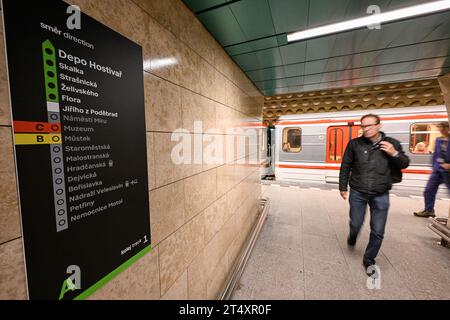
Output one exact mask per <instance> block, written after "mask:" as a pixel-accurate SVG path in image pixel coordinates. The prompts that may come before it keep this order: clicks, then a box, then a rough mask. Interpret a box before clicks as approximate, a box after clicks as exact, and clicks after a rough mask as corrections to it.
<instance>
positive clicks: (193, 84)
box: [0, 0, 264, 299]
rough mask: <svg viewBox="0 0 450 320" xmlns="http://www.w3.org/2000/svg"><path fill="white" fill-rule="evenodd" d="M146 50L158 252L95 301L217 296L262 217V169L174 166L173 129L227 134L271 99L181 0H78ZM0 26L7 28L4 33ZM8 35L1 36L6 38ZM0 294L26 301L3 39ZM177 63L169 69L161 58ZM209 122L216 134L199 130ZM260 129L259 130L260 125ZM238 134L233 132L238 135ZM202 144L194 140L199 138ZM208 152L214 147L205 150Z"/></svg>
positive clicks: (257, 117)
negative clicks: (258, 217) (259, 211)
mask: <svg viewBox="0 0 450 320" xmlns="http://www.w3.org/2000/svg"><path fill="white" fill-rule="evenodd" d="M70 2H71V3H72V4H76V5H79V6H80V7H81V9H82V11H83V12H85V13H87V14H88V15H90V16H92V17H93V18H95V19H97V20H99V21H100V22H102V23H103V24H105V25H107V26H109V27H110V28H112V29H114V30H116V31H117V32H119V33H121V34H123V35H124V36H126V37H128V38H130V39H132V40H133V41H135V42H137V43H139V44H140V45H141V46H142V47H143V51H144V64H143V68H144V76H145V79H144V80H145V102H146V117H147V138H148V139H147V140H148V142H147V144H148V164H149V165H148V168H149V184H150V190H149V192H150V203H151V213H150V215H151V217H150V218H151V229H152V230H151V232H152V237H153V239H152V244H153V247H154V249H153V250H152V251H151V252H150V253H149V254H147V255H146V256H145V257H144V258H142V259H141V260H139V261H138V262H137V263H135V264H134V265H133V266H132V267H130V268H129V269H127V270H126V271H124V272H123V273H122V274H120V275H119V276H118V277H117V278H116V279H114V280H113V281H111V282H110V283H108V284H107V285H106V286H105V287H103V288H102V289H100V290H99V291H97V292H96V293H95V294H94V295H93V296H92V297H91V298H94V299H160V298H162V299H213V298H215V297H217V294H218V292H219V290H220V288H221V286H222V285H223V282H224V280H225V277H226V276H227V274H228V273H229V271H230V268H231V266H232V264H233V262H234V261H235V258H236V256H237V254H238V252H239V250H240V248H241V245H242V244H243V242H244V240H245V238H246V236H247V235H248V232H249V230H250V228H251V226H252V224H253V223H254V220H255V217H256V212H257V207H258V198H259V196H260V194H261V185H260V183H259V166H258V165H257V164H255V163H253V164H248V163H247V164H240V163H239V162H238V160H239V158H242V157H244V158H246V159H248V158H249V157H250V156H251V154H250V150H252V149H251V148H249V147H250V146H251V144H252V143H253V144H257V145H258V149H259V150H258V151H257V152H258V153H264V151H263V150H262V149H261V148H260V146H261V145H263V143H262V135H263V134H264V133H263V131H264V130H263V129H257V130H258V136H259V140H258V141H257V142H252V143H250V142H247V148H246V152H245V154H243V155H242V154H238V152H237V151H236V150H235V148H225V152H226V154H228V155H230V154H232V155H233V156H232V158H229V160H230V159H231V160H230V161H226V160H225V159H224V161H223V162H221V163H218V164H192V165H189V164H183V165H175V164H173V163H172V161H171V151H172V148H173V147H174V146H175V144H176V143H177V142H172V140H171V135H172V132H173V131H175V130H176V129H178V128H184V129H186V130H189V135H190V136H191V137H192V138H193V139H195V138H202V137H203V136H205V135H213V136H215V137H219V136H221V135H222V136H229V135H227V134H226V131H225V129H226V128H229V127H235V126H242V125H243V124H244V126H245V123H249V122H252V123H253V124H254V123H258V122H259V123H260V122H261V111H262V106H263V97H262V96H261V95H260V93H259V92H258V91H257V90H256V89H255V87H254V86H253V84H252V83H251V82H250V81H249V80H248V79H247V78H246V77H245V75H244V74H243V73H242V71H241V70H240V69H239V68H238V67H237V66H236V65H235V64H234V63H233V62H232V60H231V59H230V58H229V57H228V56H227V54H226V53H225V51H224V50H223V49H222V48H221V47H220V45H219V44H218V43H217V42H216V41H215V40H214V39H213V38H212V36H211V35H210V34H208V32H207V31H206V30H205V29H204V27H203V26H202V25H201V24H200V22H199V21H198V20H197V19H196V18H195V16H194V15H193V14H192V13H191V12H190V11H189V10H188V9H187V8H186V7H185V5H184V4H183V3H182V2H181V1H180V0H74V1H70ZM1 31H2V30H1ZM2 37H3V34H2ZM0 45H1V46H2V47H1V48H0V77H1V83H0V299H24V298H26V284H25V271H24V263H23V249H22V240H21V231H20V221H19V211H18V199H17V191H16V181H15V168H14V161H13V146H12V137H11V119H10V110H9V108H10V107H9V102H8V92H7V82H6V66H5V57H4V48H3V41H2V42H1V44H0ZM167 58H170V59H172V60H171V61H176V64H174V65H172V66H169V67H161V66H160V64H159V63H158V59H167ZM197 120H201V121H202V123H203V130H206V129H213V130H210V131H209V133H208V134H205V133H203V132H194V126H193V123H194V121H197ZM254 128H255V127H254ZM236 138H237V137H235V139H236ZM192 141H194V140H192ZM204 148H206V147H204Z"/></svg>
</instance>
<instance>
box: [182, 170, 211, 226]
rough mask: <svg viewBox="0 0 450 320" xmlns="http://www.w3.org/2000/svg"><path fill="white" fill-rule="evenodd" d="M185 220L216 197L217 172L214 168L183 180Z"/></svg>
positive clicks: (201, 209)
mask: <svg viewBox="0 0 450 320" xmlns="http://www.w3.org/2000/svg"><path fill="white" fill-rule="evenodd" d="M184 194H185V199H186V204H185V206H186V220H190V219H191V218H192V217H194V216H195V215H197V214H198V213H199V212H201V211H203V210H204V209H205V208H206V207H208V206H209V205H210V204H212V203H213V202H214V201H215V200H216V198H217V172H216V170H215V169H213V170H210V171H206V172H203V173H200V174H198V175H195V176H192V177H189V178H187V179H186V180H185V188H184Z"/></svg>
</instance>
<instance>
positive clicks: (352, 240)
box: [347, 236, 356, 249]
mask: <svg viewBox="0 0 450 320" xmlns="http://www.w3.org/2000/svg"><path fill="white" fill-rule="evenodd" d="M355 244H356V237H352V236H348V238H347V246H348V247H349V249H354V247H355Z"/></svg>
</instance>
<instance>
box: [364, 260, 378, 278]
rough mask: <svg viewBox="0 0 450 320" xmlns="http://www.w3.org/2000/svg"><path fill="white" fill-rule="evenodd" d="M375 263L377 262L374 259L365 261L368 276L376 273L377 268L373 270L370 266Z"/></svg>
mask: <svg viewBox="0 0 450 320" xmlns="http://www.w3.org/2000/svg"><path fill="white" fill-rule="evenodd" d="M375 263H376V262H375V260H374V261H363V266H364V269H365V270H366V274H367V276H368V277H371V276H372V275H373V274H374V273H375V270H372V268H370V267H371V266H374V265H375ZM369 268H370V270H369Z"/></svg>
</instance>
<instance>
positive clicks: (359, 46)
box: [184, 0, 450, 96]
mask: <svg viewBox="0 0 450 320" xmlns="http://www.w3.org/2000/svg"><path fill="white" fill-rule="evenodd" d="M184 2H185V4H186V5H187V6H188V7H189V8H190V9H191V10H192V11H193V12H194V13H195V14H196V16H197V17H198V18H199V19H200V21H201V22H202V23H203V25H204V26H205V27H206V28H207V29H208V30H209V32H210V33H211V34H212V35H213V36H214V37H215V38H216V40H217V41H218V42H219V43H220V44H221V45H222V47H223V48H224V49H225V50H226V51H227V52H228V54H229V55H230V56H231V57H232V58H233V60H234V61H235V62H236V63H237V64H238V65H239V66H240V67H241V69H242V70H243V71H244V72H245V73H246V74H247V76H248V77H249V78H250V79H251V80H252V81H253V83H254V84H255V85H256V86H257V87H258V88H259V89H260V90H261V92H262V93H263V94H264V95H266V96H272V95H278V94H285V93H295V92H304V91H313V90H325V89H331V88H344V87H349V86H358V85H368V84H377V83H389V82H398V81H409V80H416V79H434V78H436V77H437V76H439V75H442V74H445V73H448V72H450V11H446V12H441V13H436V14H431V15H427V16H422V17H416V18H412V19H409V20H404V21H398V22H393V23H389V24H383V25H381V29H379V30H378V29H373V30H369V29H368V28H364V29H359V30H353V31H347V32H342V33H339V34H332V35H328V36H323V37H320V38H315V39H310V40H304V41H299V42H293V43H287V33H290V32H293V31H299V30H303V29H308V28H312V27H317V26H321V25H326V24H330V23H335V22H341V21H345V20H348V19H353V18H359V17H363V16H366V15H367V13H366V10H367V8H368V6H370V5H378V6H379V7H380V9H381V12H386V11H390V10H394V9H398V8H403V7H406V6H410V5H416V4H421V3H424V2H429V1H423V0H422V1H419V0H184Z"/></svg>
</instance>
